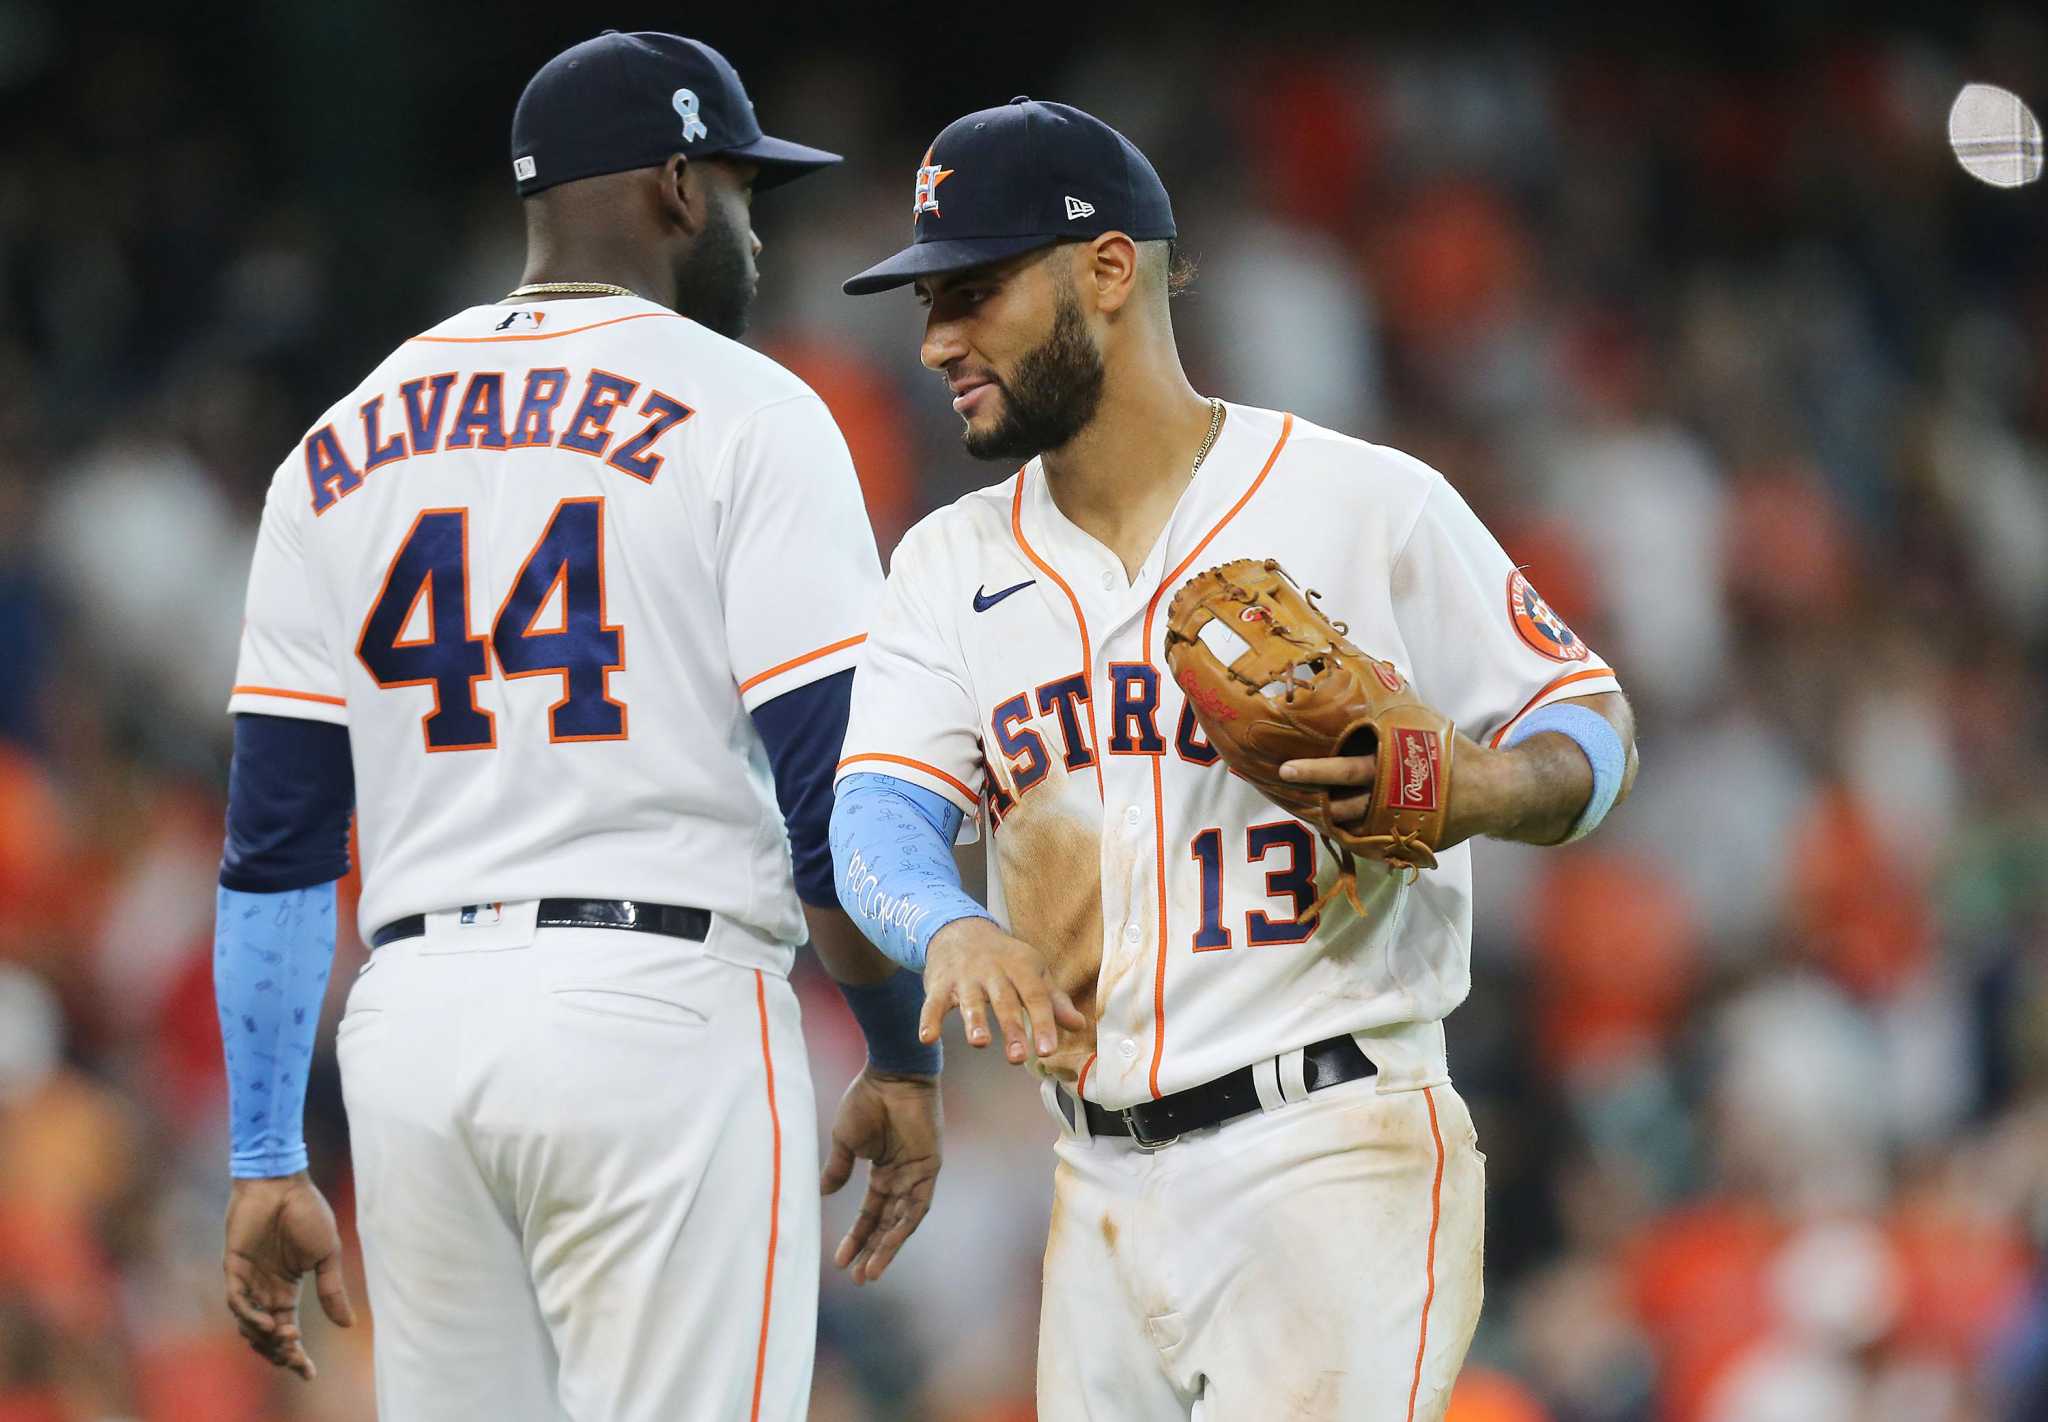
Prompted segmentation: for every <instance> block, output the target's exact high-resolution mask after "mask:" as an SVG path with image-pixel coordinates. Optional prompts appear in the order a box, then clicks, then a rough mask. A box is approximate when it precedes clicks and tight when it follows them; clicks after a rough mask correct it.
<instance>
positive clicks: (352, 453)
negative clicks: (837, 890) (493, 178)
mask: <svg viewBox="0 0 2048 1422" xmlns="http://www.w3.org/2000/svg"><path fill="white" fill-rule="evenodd" d="M837 161H838V159H837V157H836V155H833V154H830V153H825V152H822V151H819V150H817V149H812V148H806V147H803V146H801V145H799V144H795V143H789V142H785V141H784V140H782V139H778V138H769V137H764V136H763V135H762V132H761V129H760V125H759V124H758V122H757V121H756V119H755V117H754V112H753V108H752V106H751V104H750V103H749V102H748V99H747V95H746V91H745V90H744V88H742V86H741V84H740V80H739V77H738V75H736V74H735V73H734V72H733V69H732V67H731V66H730V65H729V64H727V63H726V62H725V60H724V59H723V58H721V57H720V56H719V55H718V54H717V53H715V52H714V51H712V50H711V49H709V48H707V47H705V46H704V45H701V44H698V43H696V42H695V41H692V40H687V39H682V38H679V37H677V36H674V35H664V34H631V35H626V34H619V33H616V32H611V31H608V32H606V33H605V34H604V35H602V36H600V37H599V38H597V39H593V40H590V41H588V42H586V43H583V44H579V45H576V46H575V47H573V48H571V49H569V50H567V51H566V52H564V53H563V54H561V55H559V56H557V57H556V58H555V59H553V60H552V61H550V62H549V63H548V64H547V65H545V66H544V67H543V68H542V69H541V70H540V72H539V73H538V74H537V75H536V76H535V77H534V79H533V80H532V82H531V83H530V84H529V85H528V86H527V88H526V90H525V93H524V95H523V96H522V97H521V99H520V101H519V106H518V109H517V111H516V113H515V115H514V117H513V123H512V168H513V175H514V178H515V180H516V182H517V185H518V189H519V192H520V194H521V195H522V197H523V198H524V200H525V208H526V216H527V227H528V238H529V241H528V262H527V268H526V274H525V279H524V282H523V284H522V285H521V286H520V287H519V288H518V289H517V290H515V291H514V292H512V293H511V294H510V296H508V297H507V298H506V299H505V300H504V301H503V302H501V303H499V304H497V305H491V306H480V307H475V308H472V309H470V310H467V311H464V312H461V313H460V314H458V315H456V316H453V317H451V318H449V319H448V320H446V321H443V322H442V323H441V324H440V325H438V326H435V327H434V328H433V329H432V330H430V331H428V332H426V333H425V334H424V335H420V336H417V337H415V338H413V339H412V340H409V341H407V342H406V343H405V344H403V345H402V346H400V347H399V348H398V349H397V350H396V351H394V352H393V353H392V354H391V355H390V356H389V357H388V358H386V359H385V360H384V361H383V362H382V363H381V364H380V365H378V367H377V368H376V369H375V370H374V371H372V372H371V373H370V374H369V376H368V377H367V378H366V379H365V380H364V381H363V382H362V384H361V385H360V386H358V387H357V388H356V389H355V390H354V391H352V392H351V393H350V394H348V395H347V396H346V397H345V398H343V399H342V400H341V401H339V402H338V403H337V404H335V405H334V406H333V407H332V408H331V409H329V410H328V411H327V412H326V413H325V414H324V415H322V416H321V417H320V419H319V420H318V421H317V422H316V424H315V425H314V427H313V429H312V430H311V431H310V432H309V433H308V434H307V435H306V437H305V439H304V441H303V443H302V445H301V447H300V448H299V449H298V450H295V451H294V452H293V453H292V454H291V455H290V456H289V457H288V458H287V459H286V460H285V462H284V464H283V465H282V466H281V467H280V468H279V470H278V471H277V475H276V478H275V480H274V481H273V483H272V485H271V489H270V494H269V498H268V501H267V503H266V505H265V508H264V514H263V521H262V527H261V532H260V534H259V537H258V544H257V549H256V555H255V564H254V570H253V572H252V574H251V578H250V583H249V598H248V622H247V628H246V631H245V632H244V635H243V641H242V651H241V661H240V666H239V669H238V672H237V679H236V681H237V684H236V685H235V687H234V691H233V697H232V700H231V702H230V703H229V709H230V710H231V711H232V712H233V713H234V714H235V717H236V723H235V759H234V767H233V778H232V783H231V787H230V797H229V799H230V803H229V812H228V819H229V824H228V843H227V851H226V854H225V857H224V860H223V864H222V871H221V885H222V887H221V890H220V906H219V918H218V924H219V927H218V937H217V947H216V956H215V964H216V982H217V987H218V996H219V1001H220V1008H221V1028H222V1035H223V1037H224V1038H225V1041H226V1046H227V1061H228V1071H229V1084H230V1106H231V1109H232V1112H233V1131H232V1134H233V1158H232V1173H233V1175H234V1177H235V1180H234V1187H233V1198H232V1201H231V1203H230V1205H229V1210H228V1218H227V1250H226V1270H227V1284H228V1306H229V1308H230V1310H231V1311H232V1312H233V1314H234V1316H235V1318H236V1319H237V1321H238V1323H239V1325H240V1327H241V1329H242V1331H243V1333H244V1334H245V1336H246V1337H247V1338H248V1339H249V1341H250V1342H251V1344H252V1345H253V1346H254V1347H255V1348H256V1349H257V1350H258V1351H259V1352H260V1353H262V1354H263V1355H264V1356H265V1357H267V1358H268V1359H270V1360H271V1361H272V1362H273V1363H277V1364H280V1365H284V1366H288V1367H291V1368H293V1369H294V1370H296V1371H298V1372H300V1373H301V1374H302V1375H304V1376H306V1377H311V1376H312V1374H313V1366H312V1363H311V1361H310V1360H309V1359H308V1358H307V1356H306V1352H305V1348H304V1344H303V1340H302V1335H301V1330H300V1328H299V1324H298V1320H297V1313H296V1304H297V1298H298V1292H299V1284H300V1277H301V1275H302V1274H303V1273H305V1272H313V1273H315V1274H316V1276H317V1283H318V1292H319V1297H320V1300H321V1303H322V1305H323V1307H324V1308H325V1310H326V1311H327V1313H328V1314H329V1315H330V1317H332V1318H333V1319H334V1321H335V1322H336V1323H340V1324H344V1325H346V1324H347V1323H348V1322H349V1321H350V1307H349V1302H348V1297H347V1293H346V1290H345V1289H344V1287H343V1283H342V1275H341V1266H340V1263H339V1255H338V1240H337V1238H336V1234H335V1228H334V1222H333V1217H332V1215H331V1214H330V1213H329V1211H328V1207H327V1205H326V1203H325V1202H324V1201H323V1200H322V1199H321V1197H320V1195H319V1192H318V1191H317V1190H315V1189H314V1188H313V1186H312V1185H311V1184H310V1183H308V1180H307V1177H306V1174H305V1165H306V1150H305V1146H304V1144H303V1141H302V1139H301V1119H300V1118H301V1107H302V1102H303V1093H304V1089H305V1069H306V1063H307V1061H308V1060H309V1058H310V1056H311V1054H312V1045H313V1032H314V1027H315V1023H316V1021H317V1018H318V1015H319V1004H320V1000H321V994H322V989H323V987H324V984H325V981H326V977H327V972H328V966H329V962H330V958H331V954H332V949H333V941H334V928H333V919H334V913H335V894H334V880H335V879H336V878H338V877H339V876H340V875H341V874H342V873H343V871H344V870H345V868H346V864H347V860H346V856H347V838H348V817H349V813H350V809H351V806H353V808H354V810H355V814H356V827H357V831H358V834H359V839H360V845H361V855H362V868H363V886H362V899H361V911H360V925H361V931H362V935H363V937H364V939H365V940H366V941H367V942H368V943H369V944H370V945H371V947H372V949H373V950H374V951H373V953H372V956H371V958H370V961H369V963H368V965H367V966H366V967H365V968H364V970H363V972H362V974H361V976H360V978H359V979H358V980H357V982H356V984H355V986H354V988H353V990H352V991H351V993H350V994H349V1002H348V1010H347V1013H346V1015H345V1016H344V1017H343V1019H342V1022H341V1026H340V1030H339V1045H338V1053H339V1057H340V1063H341V1072H342V1085H343V1090H344V1096H345V1100H346V1104H347V1109H348V1115H349V1124H350V1131H351V1139H352V1145H353V1155H354V1163H355V1180H356V1185H357V1191H358V1193H357V1208H358V1213H359V1218H360V1221H361V1225H362V1236H363V1244H364V1255H365V1263H366V1266H367V1272H368V1276H369V1288H370V1301H371V1303H372V1304H373V1306H374V1308H375V1311H376V1322H377V1328H376V1347H375V1359H376V1375H377V1401H378V1414H379V1416H380V1417H382V1418H383V1419H385V1422H408V1420H409V1419H422V1422H447V1419H450V1418H455V1417H478V1418H490V1419H492V1422H499V1419H514V1422H519V1420H520V1419H535V1420H536V1422H540V1420H541V1419H548V1422H555V1419H576V1422H632V1419H646V1420H647V1422H657V1419H658V1422H677V1419H706V1422H710V1419H716V1422H733V1419H737V1418H747V1419H767V1418H778V1419H796V1418H800V1417H801V1416H803V1414H804V1410H805V1406H806V1401H807V1394H808V1391H809V1380H810V1373H811V1359H812V1350H813V1343H814V1331H815V1314H816V1288H815V1274H816V1269H817V1255H818V1248H819V1245H818V1237H817V1232H818V1218H817V1207H816V1204H815V1202H814V1201H813V1200H812V1199H811V1198H810V1196H809V1191H810V1189H811V1186H810V1184H809V1182H810V1181H811V1179H812V1178H813V1172H814V1170H815V1168H816V1164H817V1162H816V1156H817V1148H816V1144H815V1138H814V1135H813V1125H812V1121H813V1103H812V1098H811V1086H810V1074H809V1071H808V1068H807V1066H806V1064H805V1059H804V1050H803V1043H802V1039H801V1035H800V1031H799V1023H798V1017H797V1003H796V999H795V997H794V996H793V995H792V993H791V991H790V987H789V984H788V981H787V974H788V972H789V969H790V964H791V959H792V956H793V953H794V948H793V946H792V945H795V944H799V943H801V942H803V941H804V939H805V936H806V926H807V922H808V933H809V938H810V941H811V942H812V943H813V944H814V945H815V947H816V948H817V950H818V952H819V954H820V956H821V957H822V958H823V960H824V962H825V965H826V967H827V969H828V970H829V971H830V972H831V973H832V974H833V976H834V977H835V978H837V979H838V980H840V982H841V984H842V988H843V991H844V993H845V995H846V997H847V1000H848V1002H849V1003H850V1004H851V1006H852V1008H853V1010H854V1012H855V1015H856V1016H857V1017H858V1018H859V1019H860V1022H861V1025H862V1027H863V1029H864V1030H865V1032H866V1034H867V1039H868V1044H869V1050H870V1062H869V1067H868V1069H867V1071H865V1072H864V1073H863V1074H862V1075H861V1076H860V1077H859V1078H857V1079H856V1081H855V1082H854V1084H853V1085H852V1087H851V1088H850V1089H849V1091H848V1093H847V1096H846V1099H845V1100H844V1102H843V1103H842V1105H841V1107H840V1111H839V1115H838V1119H837V1122H836V1123H835V1126H834V1128H833V1158H832V1159H831V1161H830V1162H829V1163H828V1165H827V1168H826V1170H825V1173H824V1177H823V1185H824V1188H825V1189H826V1190H828V1191H830V1190H832V1189H836V1188H837V1187H838V1185H839V1184H840V1183H842V1182H843V1181H844V1180H845V1179H846V1178H847V1176H848V1174H849V1173H850V1171H851V1169H852V1165H853V1159H854V1157H856V1156H860V1157H865V1158H867V1159H869V1160H870V1161H872V1162H873V1168H872V1169H871V1171H870V1172H869V1190H868V1197H867V1200H866V1203H865V1207H864V1209H863V1211H862V1214H861V1217H860V1221H859V1222H858V1223H857V1224H856V1225H855V1226H854V1228H853V1230H852V1231H851V1232H850V1233H849V1235H848V1236H847V1238H846V1240H845V1241H844V1242H843V1243H842V1244H841V1246H840V1249H839V1255H838V1262H839V1263H840V1264H841V1265H842V1266H843V1267H848V1268H850V1269H851V1270H852V1272H853V1276H854V1278H855V1280H856V1281H857V1282H858V1281H863V1280H865V1279H868V1278H872V1277H873V1276H875V1275H876V1274H879V1273H880V1272H881V1271H882V1270H883V1269H884V1268H885V1267H886V1266H887V1264H888V1263H889V1260H890V1258H891V1256H892V1255H893V1254H894V1253H895V1251H896V1249H897V1248H898V1247H899V1246H900V1245H901V1244H902V1242H903V1240H904V1238H905V1237H906V1236H907V1235H908V1234H909V1233H910V1231H911V1230H912V1229H914V1228H915V1227H916V1224H917V1222H918V1220H919V1218H920V1217H921V1216H922V1214H923V1212H924V1209H925V1207H926V1204H927V1202H928V1201H929V1198H930V1193H931V1188H932V1182H933V1177H934V1175H935V1174H936V1171H937V1168H938V1145H937V1125H938V1116H937V1097H936V1081H935V1074H936V1072H937V1069H938V1059H937V1056H936V1054H935V1053H934V1052H932V1051H931V1050H930V1049H929V1048H928V1047H926V1046H925V1045H924V1044H921V1043H920V1042H919V1041H918V1040H917V1013H918V1008H919V1005H920V1003H921V997H920V993H919V988H918V984H917V981H916V979H915V976H914V975H913V974H909V973H904V972H900V971H898V970H897V969H896V967H895V965H894V964H892V963H890V962H889V961H888V960H887V959H885V958H883V957H882V956H881V955H879V954H877V953H876V952H875V951H874V950H873V949H872V948H870V947H869V946H868V945H867V943H866V942H865V941H864V940H863V939H862V938H861V937H860V933H859V930H858V929H857V928H855V926H854V925H853V924H852V923H851V921H850V920H849V919H848V918H847V916H846V915H845V914H844V913H842V912H840V911H839V909H838V908H837V904H836V900H835V898H834V895H833V878H832V870H831V858H830V851H829V848H828V846H827V842H826V828H827V822H828V819H829V815H830V805H831V794H832V791H831V784H832V769H833V765H834V763H835V761H836V760H837V757H838V753H839V746H840V741H841V739H842V737H843V735H844V729H845V723H846V715H847V704H848V698H849V696H850V689H851V681H852V670H851V668H852V666H853V661H854V658H855V656H856V654H857V650H858V648H859V645H860V643H861V641H862V638H863V635H864V633H865V632H866V629H867V618H868V615H869V612H870V610H871V608H872V606H873V603H874V600H875V598H876V597H877V596H878V595H879V591H880V587H881V570H880V566H879V563H878V560H877V558H876V555H875V548H874V541H873V535H872V534H871V533H870V532H869V531H868V525H867V521H866V515H865V511H864V509H863V506H862V502H861V498H860V492H859V489H858V486H857V484H856V481H855V477H854V471H853V466H852V463H851V461H850V459H849V457H848V454H847V450H846V446H845V443H844V441H843V440H842V439H841V437H840V434H839V431H838V429H837V428H836V426H835V425H834V424H833V421H832V418H831V416H830V415H829V414H828V413H827V411H826V409H825V406H824V405H823V404H822V403H821V402H820V401H819V399H818V398H817V397H816V396H815V395H814V394H812V393H811V391H810V390H808V389H807V388H806V387H805V386H804V385H803V384H802V383H801V382H800V381H798V380H797V379H796V378H795V377H794V376H792V375H790V374H789V373H788V372H787V371H785V370H783V369H781V368H780V367H779V366H777V365H775V364H774V363H773V362H771V361H769V360H767V359H765V358H764V357H762V356H760V355H758V354H756V353H754V352H753V351H751V350H748V349H747V348H745V347H743V346H741V345H739V344H737V343H736V342H735V341H734V340H733V339H731V338H732V337H735V336H737V335H738V333H739V331H740V329H741V327H742V325H743V324H744V321H745V317H746V310H747V304H748V300H749V298H750V297H751V295H752V291H753V286H754V279H755V278H754V259H755V256H756V254H757V253H758V251H759V243H758V241H757V240H756V239H755V237H754V235H753V233H752V231H751V224H750V220H749V202H750V195H751V193H752V192H753V191H755V190H758V189H763V188H768V187H771V186H775V185H778V184H781V183H784V182H787V181H789V180H791V179H793V178H796V177H799V176H802V175H803V174H805V173H808V172H811V171H814V170H816V169H818V168H820V167H822V166H825V165H827V164H830V163H834V162H837Z"/></svg>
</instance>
